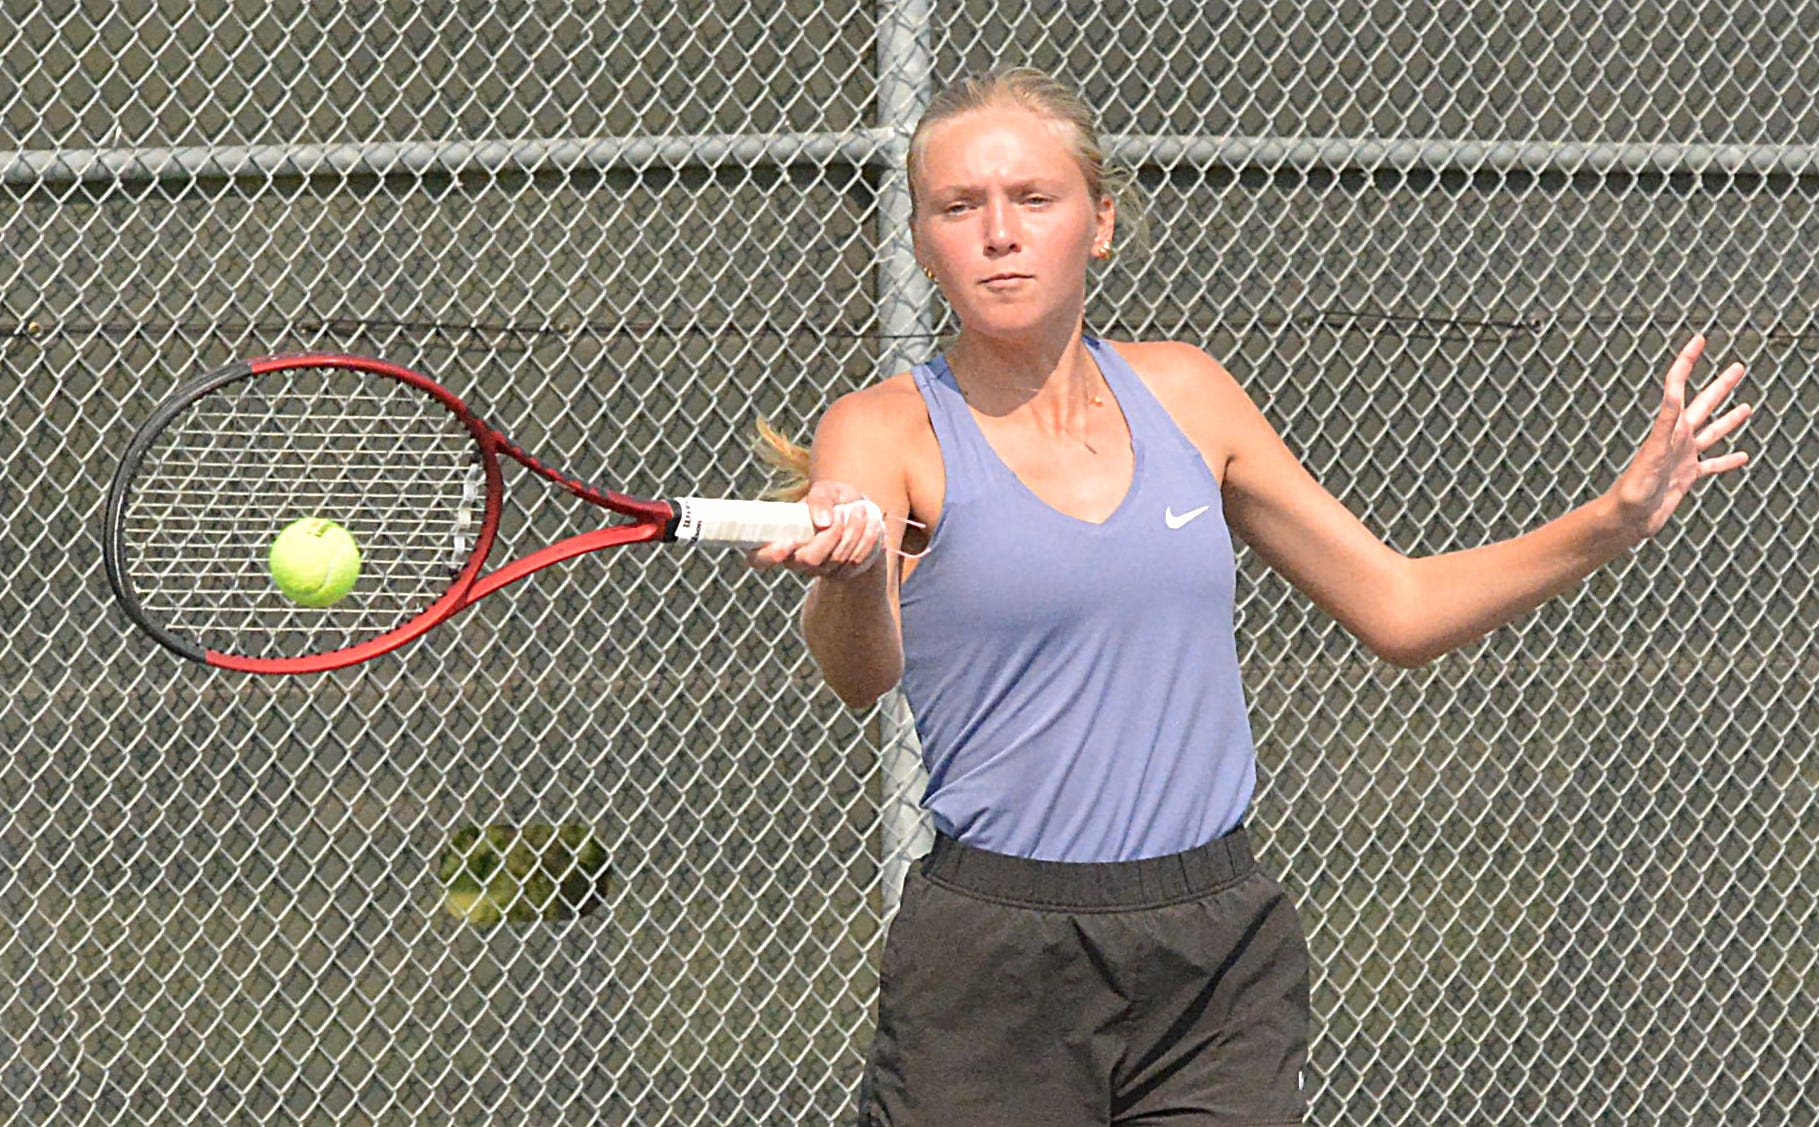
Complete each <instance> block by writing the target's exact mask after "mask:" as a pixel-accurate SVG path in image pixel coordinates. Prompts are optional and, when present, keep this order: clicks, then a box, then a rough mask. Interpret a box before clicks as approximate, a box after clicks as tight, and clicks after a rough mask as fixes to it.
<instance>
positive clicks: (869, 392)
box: [815, 372, 928, 442]
mask: <svg viewBox="0 0 1819 1127" xmlns="http://www.w3.org/2000/svg"><path fill="white" fill-rule="evenodd" d="M918 429H923V430H926V429H928V414H927V412H926V411H925V410H924V408H923V405H922V396H921V394H920V393H918V392H917V391H916V384H915V382H914V380H913V379H912V378H911V376H910V374H909V373H908V372H899V373H897V374H896V375H894V376H891V377H889V378H888V379H883V380H880V381H878V382H877V383H875V384H872V385H870V386H869V387H862V388H860V389H859V390H857V391H849V392H847V393H846V394H845V395H842V396H841V397H840V398H838V399H836V400H834V401H833V402H832V403H831V404H829V405H828V408H827V410H826V411H825V412H823V413H822V415H821V422H820V424H819V426H818V427H817V429H816V432H815V438H816V441H817V442H819V441H821V440H822V439H823V438H824V437H827V438H840V439H845V438H847V437H852V438H856V439H858V440H860V441H889V440H893V439H902V438H905V437H909V436H910V435H911V434H913V433H914V432H915V431H916V430H918Z"/></svg>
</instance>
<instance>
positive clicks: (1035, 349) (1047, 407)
mask: <svg viewBox="0 0 1819 1127" xmlns="http://www.w3.org/2000/svg"><path fill="white" fill-rule="evenodd" d="M1081 335H1082V334H1081V330H1080V327H1079V326H1078V325H1075V326H1074V327H1073V328H1072V329H1071V330H1070V331H1069V332H1068V334H1067V335H1066V336H1065V337H1061V336H1056V337H1050V338H1048V339H1044V340H1038V341H1026V340H1002V339H997V338H992V337H986V336H981V335H979V334H976V333H969V332H967V331H966V330H964V329H962V330H961V332H960V335H959V336H958V337H957V338H955V340H954V344H953V347H951V348H949V349H948V351H947V365H948V368H949V369H950V370H952V371H953V373H954V380H955V382H956V383H958V384H959V385H960V393H961V394H962V395H964V396H965V397H966V401H967V402H968V403H969V404H971V405H972V407H973V408H974V409H975V410H978V411H980V412H983V413H985V414H989V415H1006V414H1009V413H1010V412H1012V411H1014V410H1016V409H1018V408H1019V407H1023V406H1025V405H1030V406H1033V407H1034V408H1035V410H1036V411H1037V413H1038V414H1039V415H1040V416H1042V417H1043V418H1044V419H1045V420H1047V421H1049V422H1051V423H1053V424H1055V425H1056V426H1057V427H1059V426H1060V425H1061V424H1063V423H1064V422H1065V421H1066V419H1067V416H1068V415H1070V414H1072V413H1073V412H1075V411H1078V410H1081V409H1082V408H1084V407H1089V406H1103V405H1104V403H1105V397H1106V387H1105V382H1104V379H1103V377H1102V376H1101V375H1100V374H1099V367H1098V365H1097V364H1095V363H1093V360H1092V357H1091V356H1089V355H1088V354H1087V351H1086V343H1085V342H1084V341H1083V340H1082V339H1081Z"/></svg>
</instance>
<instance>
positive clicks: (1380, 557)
mask: <svg viewBox="0 0 1819 1127" xmlns="http://www.w3.org/2000/svg"><path fill="white" fill-rule="evenodd" d="M1703 343H1704V342H1703V341H1702V340H1700V339H1699V338H1695V339H1694V342H1693V343H1692V344H1689V345H1688V347H1687V349H1686V350H1685V351H1683V352H1682V353H1681V355H1680V357H1679V358H1678V359H1677V360H1676V361H1675V363H1674V366H1673V367H1672V368H1671V369H1670V371H1669V374H1668V378H1667V384H1666V388H1665V391H1664V395H1663V401H1662V410H1661V413H1660V415H1659V416H1658V417H1657V420H1656V426H1655V429H1654V432H1653V433H1651V434H1650V436H1649V439H1648V441H1647V442H1646V443H1645V444H1644V446H1643V448H1642V449H1641V451H1640V452H1639V453H1638V454H1637V456H1636V460H1635V462H1634V463H1633V464H1632V465H1631V466H1630V468H1629V469H1628V470H1626V471H1625V472H1624V474H1623V476H1622V477H1620V478H1619V479H1618V481H1617V482H1616V484H1614V485H1613V486H1612V487H1611V488H1610V489H1609V490H1608V491H1606V492H1605V493H1604V494H1602V495H1600V496H1599V497H1597V498H1596V499H1594V500H1592V501H1590V502H1588V503H1587V504H1585V505H1582V506H1580V507H1579V508H1577V509H1575V510H1573V511H1572V512H1570V513H1568V514H1566V515H1565V516H1563V517H1560V518H1558V519H1556V520H1553V521H1550V522H1549V523H1547V524H1546V525H1543V526H1542V527H1541V528H1538V529H1535V530H1534V531H1532V532H1528V533H1525V534H1523V535H1521V536H1517V537H1515V538H1513V539H1510V540H1505V541H1501V542H1498V543H1495V544H1488V545H1485V546H1483V547H1478V548H1470V549H1466V550H1463V551H1458V552H1448V553H1445V554H1443V555H1438V556H1430V557H1424V558H1420V559H1410V558H1408V557H1406V556H1404V555H1402V554H1401V553H1399V552H1396V551H1395V550H1394V549H1392V548H1390V547H1388V546H1387V545H1385V544H1384V543H1383V542H1382V541H1381V540H1380V539H1379V538H1378V537H1377V536H1376V535H1375V534H1373V533H1372V532H1371V531H1370V530H1369V529H1367V528H1366V527H1365V526H1364V524H1363V523H1362V522H1361V521H1359V520H1358V519H1357V517H1355V516H1354V515H1353V514H1352V513H1351V511H1350V510H1348V509H1347V508H1346V507H1345V506H1344V505H1342V504H1340V503H1339V501H1338V500H1337V499H1335V498H1334V497H1333V496H1332V494H1330V493H1328V492H1327V491H1326V490H1325V489H1324V488H1322V487H1321V486H1320V485H1319V483H1318V482H1316V481H1315V480H1314V479H1313V477H1312V476H1311V475H1309V474H1308V472H1307V471H1306V469H1305V468H1303V467H1302V465H1301V463H1300V461H1299V460H1298V459H1297V458H1296V457H1295V456H1294V454H1293V453H1291V452H1290V451H1289V449H1288V447H1287V446H1286V445H1284V444H1283V442H1282V440H1281V439H1280V438H1279V437H1277V435H1276V433H1275V431H1274V430H1273V429H1272V428H1271V427H1270V425H1269V423H1268V422H1267V421H1266V420H1265V419H1264V417H1263V415H1262V413H1261V412H1260V411H1258V410H1257V408H1256V406H1255V405H1254V404H1253V403H1252V402H1251V401H1250V399H1249V397H1248V396H1246V395H1245V394H1244V393H1243V391H1242V390H1241V389H1239V388H1238V386H1237V384H1236V383H1235V382H1234V381H1233V380H1232V378H1231V376H1230V375H1229V374H1228V373H1227V372H1226V371H1225V369H1224V368H1222V367H1221V366H1220V365H1219V364H1218V362H1217V361H1215V360H1213V359H1212V358H1210V357H1208V356H1206V355H1205V354H1204V353H1201V352H1199V350H1198V349H1191V348H1188V347H1187V346H1182V345H1175V346H1169V347H1170V348H1171V349H1172V350H1173V351H1171V352H1170V353H1168V354H1167V356H1166V357H1165V359H1166V360H1167V361H1168V362H1169V363H1171V364H1173V365H1174V366H1175V367H1176V369H1177V370H1176V376H1177V377H1179V376H1181V375H1183V374H1184V373H1183V372H1182V371H1181V369H1189V370H1191V371H1192V376H1193V377H1194V378H1193V381H1192V382H1193V385H1194V386H1195V387H1196V389H1197V390H1196V391H1195V392H1194V394H1193V395H1192V396H1190V397H1188V398H1186V399H1185V400H1184V401H1185V402H1186V403H1187V404H1188V405H1189V408H1188V411H1187V413H1186V414H1187V417H1186V418H1185V419H1184V420H1183V421H1184V424H1185V426H1186V429H1188V430H1189V432H1190V437H1191V436H1192V435H1193V432H1194V431H1195V430H1196V429H1198V430H1200V431H1201V432H1202V433H1209V432H1210V430H1211V428H1213V427H1215V425H1216V426H1217V428H1218V430H1219V433H1222V434H1226V435H1229V436H1230V437H1229V440H1228V445H1227V447H1226V450H1227V458H1226V461H1225V466H1224V469H1225V472H1224V483H1225V495H1226V519H1227V521H1228V523H1229V524H1230V525H1231V527H1232V529H1233V531H1234V532H1236V533H1237V534H1238V535H1240V536H1242V537H1243V538H1244V540H1245V541H1246V542H1247V543H1248V544H1250V545H1251V547H1252V548H1253V549H1254V550H1255V551H1256V552H1257V554H1258V555H1260V556H1261V557H1262V558H1263V559H1264V560H1265V561H1266V562H1268V563H1269V564H1270V566H1271V567H1273V568H1274V569H1275V570H1277V571H1278V572H1280V573H1281V574H1282V575H1283V576H1284V577H1285V578H1287V579H1288V580H1289V581H1290V582H1291V583H1293V584H1294V585H1295V586H1296V587H1297V588H1299V589H1300V590H1302V591H1303V592H1305V593H1306V594H1307V595H1308V597H1309V598H1311V599H1313V600H1314V602H1315V603H1317V604H1318V605H1319V606H1320V607H1321V608H1322V609H1324V610H1326V611H1327V612H1328V613H1329V614H1331V615H1332V616H1333V617H1334V618H1335V619H1337V620H1338V621H1339V622H1340V623H1341V624H1342V625H1343V626H1345V628H1346V629H1347V630H1349V631H1350V632H1351V633H1352V634H1354V635H1355V636H1356V637H1358V638H1359V639H1360V640H1361V641H1363V642H1364V643H1365V644H1366V645H1367V646H1369V647H1370V648H1371V650H1372V651H1373V652H1374V653H1376V654H1378V655H1379V656H1381V657H1383V658H1384V659H1385V660H1387V661H1390V662H1393V663H1395V664H1397V665H1402V666H1407V667H1414V666H1418V665H1421V664H1424V663H1426V662H1428V661H1431V660H1433V659H1434V658H1436V657H1438V656H1440V655H1441V654H1444V653H1447V652H1449V651H1451V650H1453V649H1456V648H1458V647H1459V646H1462V645H1465V644H1467V643H1469V642H1472V641H1474V640H1476V639H1478V638H1481V637H1483V636H1484V635H1486V634H1488V633H1490V632H1491V631H1493V630H1495V629H1497V628H1499V627H1501V626H1504V625H1507V624H1508V623H1510V622H1512V621H1514V620H1515V619H1517V618H1519V617H1521V616H1522V615H1524V614H1526V613H1528V612H1529V611H1531V610H1533V609H1534V608H1535V607H1537V606H1539V605H1540V604H1542V603H1543V602H1546V601H1547V600H1548V599H1551V598H1553V597H1554V596H1556V595H1558V594H1561V593H1562V592H1564V591H1566V590H1568V589H1569V588H1571V587H1572V586H1573V585H1574V584H1576V583H1577V582H1578V581H1579V580H1581V579H1583V578H1584V577H1585V576H1587V575H1589V574H1590V573H1591V572H1593V571H1595V570H1597V569H1598V568H1599V567H1602V566H1603V565H1604V564H1606V563H1609V562H1610V561H1611V560H1613V559H1615V558H1616V557H1618V556H1619V555H1621V554H1622V553H1624V552H1625V551H1627V550H1628V549H1630V548H1631V547H1633V546H1635V545H1636V544H1638V543H1641V542H1642V541H1643V540H1646V539H1647V538H1648V537H1650V536H1652V535H1654V533H1655V532H1657V531H1658V530H1659V529H1660V528H1661V527H1662V525H1664V524H1665V523H1666V520H1667V518H1668V516H1669V515H1670V514H1671V513H1672V512H1673V509H1674V508H1675V506H1677V505H1678V503H1679V501H1680V499H1681V498H1682V497H1684V495H1685V493H1686V491H1687V489H1689V488H1690V487H1691V485H1692V484H1693V483H1694V482H1695V481H1696V480H1698V479H1699V478H1700V477H1702V476H1712V475H1715V474H1718V473H1723V472H1724V471H1726V470H1729V469H1734V468H1736V467H1737V466H1740V465H1742V464H1743V463H1744V462H1745V461H1746V460H1747V458H1748V455H1746V454H1741V453H1737V454H1729V455H1726V456H1724V457H1722V458H1717V459H1712V460H1710V461H1700V459H1699V455H1700V454H1701V453H1703V452H1704V451H1705V450H1706V449H1708V448H1709V447H1710V446H1711V445H1713V444H1714V443H1716V442H1718V441H1719V440H1721V439H1722V438H1723V437H1724V436H1725V435H1727V434H1729V433H1730V432H1731V431H1732V430H1734V429H1736V427H1737V426H1739V425H1740V424H1741V423H1742V422H1743V421H1744V420H1745V419H1746V418H1747V417H1748V415H1749V413H1750V408H1749V407H1748V406H1747V405H1742V406H1739V407H1737V408H1735V409H1733V410H1732V411H1730V412H1728V413H1727V414H1726V415H1725V416H1724V417H1723V418H1721V419H1719V420H1717V421H1716V422H1711V423H1710V424H1709V425H1707V419H1708V417H1709V415H1710V413H1711V411H1712V410H1713V408H1714V407H1715V406H1716V404H1717V403H1718V402H1719V401H1720V400H1722V398H1723V397H1724V395H1726V394H1728V393H1729V391H1730V390H1731V389H1732V388H1734V387H1735V386H1736V383H1737V381H1738V380H1739V379H1741V377H1742V374H1743V371H1742V366H1741V365H1734V366H1733V367H1731V368H1730V369H1728V370H1727V371H1726V372H1725V373H1724V375H1723V376H1721V377H1720V378H1719V379H1718V380H1717V381H1715V382H1714V383H1713V384H1712V385H1711V386H1710V387H1709V388H1707V389H1706V391H1705V392H1704V393H1703V394H1702V395H1701V396H1700V397H1699V398H1698V399H1697V400H1695V401H1694V402H1693V403H1692V404H1691V405H1687V404H1685V403H1684V388H1685V383H1686V378H1687V375H1688V374H1689V373H1690V371H1691V369H1692V366H1693V364H1694V362H1696V360H1697V359H1698V356H1699V352H1700V350H1701V349H1702V348H1703ZM1215 419H1216V420H1217V423H1216V424H1215V423H1214V422H1213V421H1211V420H1215ZM1701 428H1703V429H1701Z"/></svg>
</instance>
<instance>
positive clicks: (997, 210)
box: [983, 200, 1022, 257]
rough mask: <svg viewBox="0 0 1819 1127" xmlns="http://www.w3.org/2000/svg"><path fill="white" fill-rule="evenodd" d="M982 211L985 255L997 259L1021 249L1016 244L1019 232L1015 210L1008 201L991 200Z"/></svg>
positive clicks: (1019, 235) (1019, 236)
mask: <svg viewBox="0 0 1819 1127" xmlns="http://www.w3.org/2000/svg"><path fill="white" fill-rule="evenodd" d="M983 211H984V218H985V253H986V254H988V255H990V256H992V257H998V256H1000V255H1006V254H1011V253H1013V252H1015V251H1017V250H1020V249H1022V248H1021V247H1020V246H1019V243H1018V240H1019V239H1020V238H1021V232H1020V231H1019V230H1018V226H1017V210H1016V209H1015V208H1013V207H1012V206H1011V205H1010V201H1009V200H993V201H992V202H991V203H989V204H987V205H986V206H985V208H984V209H983Z"/></svg>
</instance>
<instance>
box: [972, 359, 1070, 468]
mask: <svg viewBox="0 0 1819 1127" xmlns="http://www.w3.org/2000/svg"><path fill="white" fill-rule="evenodd" d="M948 371H949V372H952V371H953V367H952V366H951V365H950V366H949V368H948ZM954 386H955V387H956V388H958V389H959V391H960V398H962V399H964V400H966V401H967V403H968V405H969V406H970V405H971V403H972V400H973V397H972V396H971V395H968V394H967V391H966V388H964V387H961V386H960V377H959V376H958V375H955V376H954ZM995 386H998V387H1002V388H1008V389H1010V390H1012V391H1041V390H1042V389H1041V388H1039V387H1029V386H1027V385H1025V384H1014V383H1012V384H997V385H995ZM1088 402H1090V403H1091V404H1092V405H1093V406H1095V407H1103V406H1105V399H1104V398H1103V397H1102V396H1101V395H1100V394H1099V393H1098V392H1096V391H1095V392H1093V397H1092V399H1090V400H1088ZM1074 438H1075V439H1077V440H1078V441H1079V443H1080V445H1082V446H1084V447H1086V452H1087V453H1088V454H1091V455H1093V456H1094V457H1098V456H1099V448H1098V447H1097V446H1094V445H1093V444H1092V443H1091V442H1088V441H1087V440H1086V435H1084V434H1076V435H1075V436H1074Z"/></svg>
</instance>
